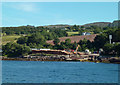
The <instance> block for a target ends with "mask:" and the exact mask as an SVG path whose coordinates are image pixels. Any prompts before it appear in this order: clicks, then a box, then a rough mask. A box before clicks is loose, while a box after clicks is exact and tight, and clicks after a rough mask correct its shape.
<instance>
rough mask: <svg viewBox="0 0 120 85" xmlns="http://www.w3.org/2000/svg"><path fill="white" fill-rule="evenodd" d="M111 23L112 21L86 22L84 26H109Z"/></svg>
mask: <svg viewBox="0 0 120 85" xmlns="http://www.w3.org/2000/svg"><path fill="white" fill-rule="evenodd" d="M110 24H111V23H110V22H94V23H89V24H85V25H83V26H84V27H90V26H98V27H107V26H109V25H110Z"/></svg>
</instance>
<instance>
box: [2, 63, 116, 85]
mask: <svg viewBox="0 0 120 85" xmlns="http://www.w3.org/2000/svg"><path fill="white" fill-rule="evenodd" d="M2 81H3V83H117V82H118V64H105V63H92V62H48V61H44V62H43V61H2Z"/></svg>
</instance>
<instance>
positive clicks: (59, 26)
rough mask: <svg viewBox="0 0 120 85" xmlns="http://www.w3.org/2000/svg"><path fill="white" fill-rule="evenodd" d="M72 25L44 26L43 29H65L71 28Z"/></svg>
mask: <svg viewBox="0 0 120 85" xmlns="http://www.w3.org/2000/svg"><path fill="white" fill-rule="evenodd" d="M70 26H72V25H64V24H58V25H47V26H43V27H47V28H65V27H70Z"/></svg>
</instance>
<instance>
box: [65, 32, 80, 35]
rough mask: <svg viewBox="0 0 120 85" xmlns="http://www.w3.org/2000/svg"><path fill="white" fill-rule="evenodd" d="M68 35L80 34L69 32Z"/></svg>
mask: <svg viewBox="0 0 120 85" xmlns="http://www.w3.org/2000/svg"><path fill="white" fill-rule="evenodd" d="M67 33H68V35H69V36H71V35H77V34H79V32H67Z"/></svg>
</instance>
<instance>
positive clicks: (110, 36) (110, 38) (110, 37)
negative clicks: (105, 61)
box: [109, 35, 112, 44]
mask: <svg viewBox="0 0 120 85" xmlns="http://www.w3.org/2000/svg"><path fill="white" fill-rule="evenodd" d="M109 40H110V44H111V40H112V35H109Z"/></svg>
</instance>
